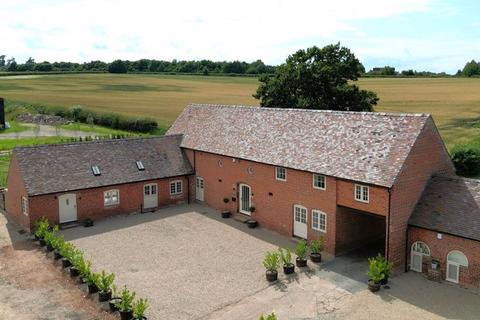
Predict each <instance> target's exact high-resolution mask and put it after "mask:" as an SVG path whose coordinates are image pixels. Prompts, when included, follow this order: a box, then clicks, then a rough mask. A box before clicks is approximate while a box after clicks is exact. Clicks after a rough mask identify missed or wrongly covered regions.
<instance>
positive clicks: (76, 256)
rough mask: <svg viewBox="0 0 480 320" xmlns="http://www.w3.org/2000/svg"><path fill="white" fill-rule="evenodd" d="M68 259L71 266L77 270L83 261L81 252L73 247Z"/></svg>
mask: <svg viewBox="0 0 480 320" xmlns="http://www.w3.org/2000/svg"><path fill="white" fill-rule="evenodd" d="M68 260H69V261H70V263H71V264H72V266H74V267H75V269H77V270H78V268H79V267H80V266H82V265H83V264H84V262H85V261H84V259H83V253H82V252H81V251H80V250H78V249H75V250H74V251H72V254H71V255H70V257H68Z"/></svg>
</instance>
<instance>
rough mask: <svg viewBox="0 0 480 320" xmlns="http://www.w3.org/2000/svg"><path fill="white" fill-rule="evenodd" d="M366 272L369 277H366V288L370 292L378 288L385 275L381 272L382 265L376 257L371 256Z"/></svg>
mask: <svg viewBox="0 0 480 320" xmlns="http://www.w3.org/2000/svg"><path fill="white" fill-rule="evenodd" d="M367 274H368V276H369V277H370V279H368V289H369V290H370V291H371V292H377V291H378V290H380V286H381V285H380V282H381V281H382V279H383V278H384V277H385V274H384V273H383V266H382V264H381V263H380V262H379V261H378V259H377V258H375V257H372V258H369V259H368V273H367Z"/></svg>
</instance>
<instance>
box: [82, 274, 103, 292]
mask: <svg viewBox="0 0 480 320" xmlns="http://www.w3.org/2000/svg"><path fill="white" fill-rule="evenodd" d="M99 277H100V275H99V274H98V273H95V272H90V273H89V274H88V275H87V276H86V277H85V278H84V279H85V282H86V283H87V287H88V294H94V293H97V292H98V287H97V283H98V278H99Z"/></svg>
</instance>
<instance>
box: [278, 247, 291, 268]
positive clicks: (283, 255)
mask: <svg viewBox="0 0 480 320" xmlns="http://www.w3.org/2000/svg"><path fill="white" fill-rule="evenodd" d="M278 251H279V253H280V260H282V263H283V264H284V265H290V264H292V252H291V251H290V249H282V248H278Z"/></svg>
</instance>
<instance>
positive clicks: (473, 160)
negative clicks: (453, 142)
mask: <svg viewBox="0 0 480 320" xmlns="http://www.w3.org/2000/svg"><path fill="white" fill-rule="evenodd" d="M452 161H453V164H454V165H455V169H456V171H457V174H458V175H460V176H465V177H471V176H476V175H478V174H479V173H480V149H478V148H474V147H471V146H468V145H460V146H456V147H454V148H453V150H452Z"/></svg>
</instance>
